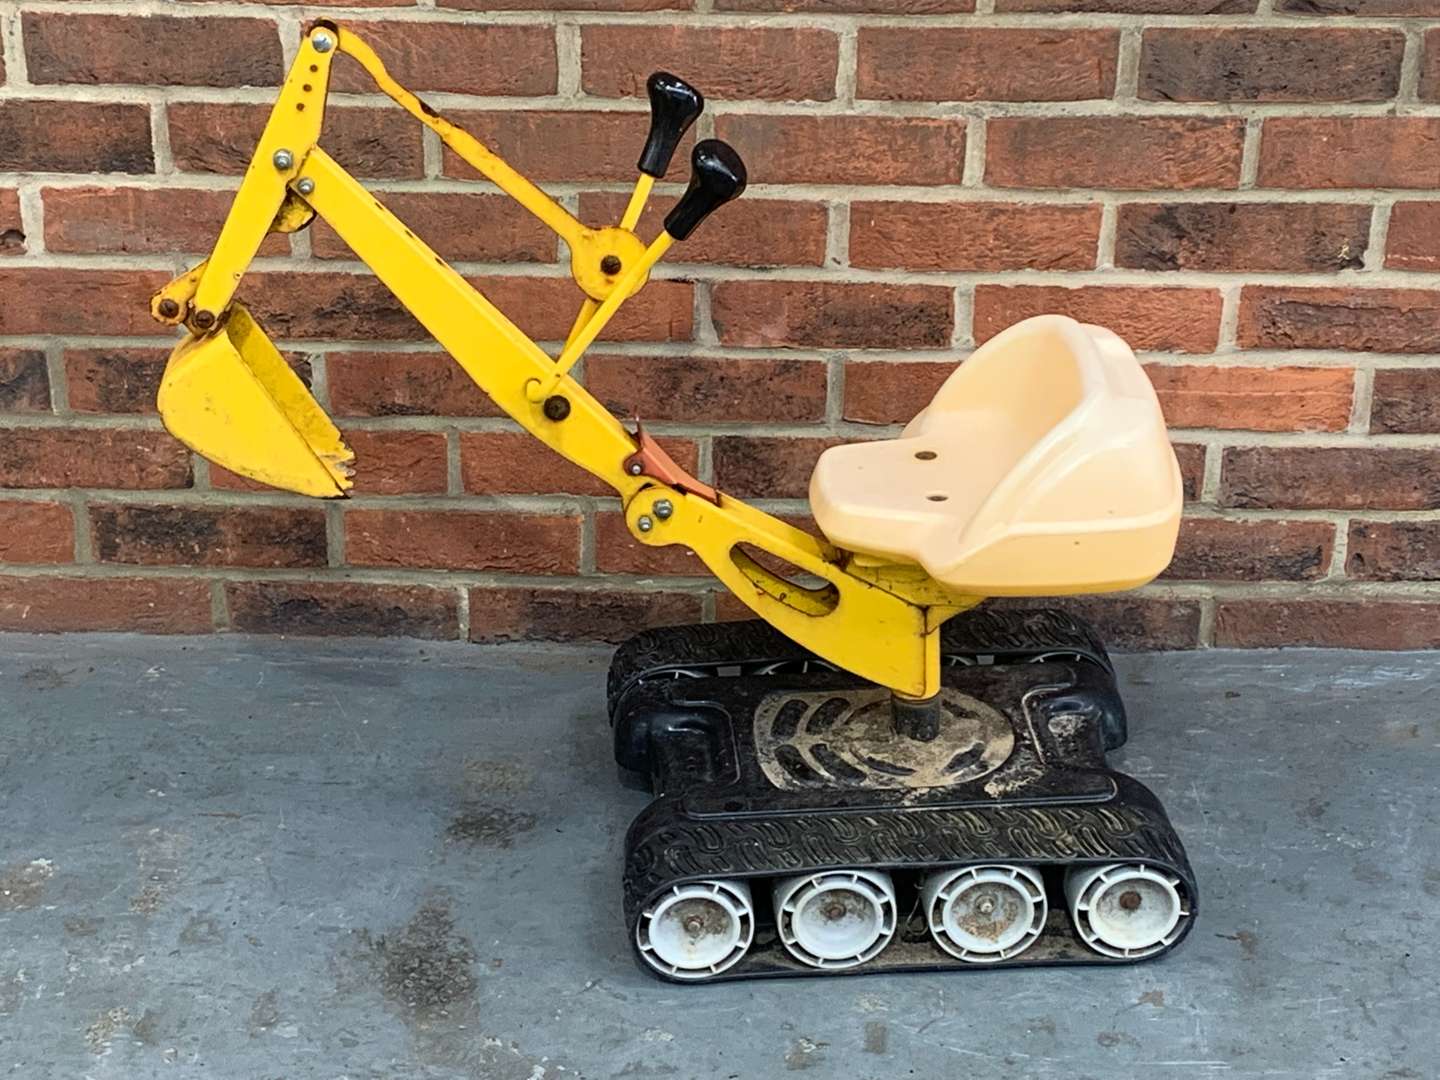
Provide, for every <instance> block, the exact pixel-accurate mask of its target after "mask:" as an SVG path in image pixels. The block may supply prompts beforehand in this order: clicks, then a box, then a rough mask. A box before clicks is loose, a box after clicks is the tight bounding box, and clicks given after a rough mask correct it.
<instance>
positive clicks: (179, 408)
mask: <svg viewBox="0 0 1440 1080" xmlns="http://www.w3.org/2000/svg"><path fill="white" fill-rule="evenodd" d="M157 403H158V405H159V408H160V416H161V418H162V419H163V420H164V421H165V427H166V428H168V429H169V431H170V434H172V435H174V436H175V437H176V438H177V439H179V440H180V441H181V442H183V443H184V444H185V445H186V446H188V447H190V449H192V450H194V451H195V452H196V453H198V454H200V455H201V456H203V457H206V458H208V459H209V460H211V461H213V462H215V463H216V464H217V465H223V466H224V467H225V468H227V469H229V470H230V471H231V472H235V473H239V474H240V475H241V476H248V477H249V478H250V479H252V480H258V481H260V483H262V484H269V485H270V486H271V487H277V488H284V489H286V490H287V491H298V492H299V493H300V494H302V495H317V496H321V497H327V496H328V497H334V496H337V495H344V494H345V492H346V491H348V490H349V488H350V470H349V468H348V465H349V463H350V462H351V461H353V460H354V459H355V454H354V453H353V452H352V451H351V449H350V448H349V447H348V446H346V445H345V443H344V441H343V440H342V439H341V438H340V432H339V430H338V429H337V428H336V427H335V425H334V424H332V423H331V422H330V418H329V417H328V416H326V415H325V411H324V410H323V409H321V408H320V405H319V404H318V403H317V402H316V400H315V399H314V398H313V397H312V396H311V395H310V391H309V390H308V389H306V387H305V384H304V383H303V382H301V381H300V377H299V376H298V375H296V374H295V372H293V371H291V370H290V365H288V364H287V363H285V359H284V357H282V356H281V355H280V352H279V350H278V349H276V348H275V346H274V345H273V344H272V343H271V341H270V339H269V338H268V337H266V336H265V331H263V330H261V329H260V326H259V324H258V323H256V321H255V320H254V318H252V317H251V315H250V313H249V312H248V311H246V310H245V309H244V308H243V307H241V306H240V305H239V304H236V305H234V307H233V308H232V309H231V311H230V315H229V317H228V318H227V319H226V320H225V323H224V325H223V326H222V327H221V328H220V329H219V330H217V331H216V332H215V333H213V334H211V335H210V336H208V337H202V338H197V337H187V338H186V339H185V340H184V341H182V342H181V343H180V345H179V346H178V347H177V348H176V349H175V351H174V352H173V353H172V354H171V356H170V362H169V364H167V365H166V367H165V377H164V379H163V380H161V383H160V395H159V399H158V402H157Z"/></svg>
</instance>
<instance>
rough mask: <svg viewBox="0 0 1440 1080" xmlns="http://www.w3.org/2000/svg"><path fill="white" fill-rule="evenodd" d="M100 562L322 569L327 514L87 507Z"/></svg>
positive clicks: (249, 509)
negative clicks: (314, 567)
mask: <svg viewBox="0 0 1440 1080" xmlns="http://www.w3.org/2000/svg"><path fill="white" fill-rule="evenodd" d="M90 522H91V536H92V542H93V544H94V549H95V555H96V557H97V558H98V559H99V560H100V561H101V562H106V563H128V564H131V565H140V566H250V567H267V568H273V567H282V566H295V567H300V566H324V565H325V561H326V559H325V513H324V511H322V510H300V509H290V508H285V507H276V506H263V507H245V508H243V509H242V508H236V507H208V506H193V505H192V506H134V505H123V506H111V505H104V504H102V505H98V506H91V507H90Z"/></svg>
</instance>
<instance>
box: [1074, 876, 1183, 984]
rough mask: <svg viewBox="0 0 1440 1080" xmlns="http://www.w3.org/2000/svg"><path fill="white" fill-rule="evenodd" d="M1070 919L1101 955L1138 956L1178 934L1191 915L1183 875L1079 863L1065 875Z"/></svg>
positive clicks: (1142, 955) (1153, 950) (1082, 936)
mask: <svg viewBox="0 0 1440 1080" xmlns="http://www.w3.org/2000/svg"><path fill="white" fill-rule="evenodd" d="M1065 898H1066V900H1067V901H1068V902H1069V904H1070V918H1071V919H1072V920H1074V923H1075V929H1076V930H1077V931H1078V932H1079V934H1080V937H1081V938H1082V939H1084V941H1085V944H1086V945H1089V946H1090V948H1092V949H1094V950H1095V951H1096V952H1098V953H1100V954H1101V955H1102V956H1112V957H1115V958H1116V959H1121V960H1138V959H1140V958H1141V957H1145V956H1151V955H1153V954H1154V953H1157V952H1159V951H1160V950H1161V949H1163V948H1165V946H1167V945H1169V944H1170V943H1171V942H1172V941H1174V940H1175V938H1176V937H1178V936H1179V934H1180V931H1181V929H1182V928H1183V927H1182V922H1183V920H1184V919H1187V918H1189V917H1190V912H1189V910H1187V908H1186V905H1185V898H1184V897H1183V896H1182V895H1181V893H1180V879H1179V878H1177V877H1175V876H1174V875H1172V874H1166V873H1162V872H1161V871H1159V870H1156V869H1154V868H1153V867H1149V866H1140V865H1138V864H1136V865H1129V864H1123V863H1113V864H1111V865H1110V866H1077V867H1073V868H1071V869H1070V870H1069V871H1068V872H1067V873H1066V874H1065Z"/></svg>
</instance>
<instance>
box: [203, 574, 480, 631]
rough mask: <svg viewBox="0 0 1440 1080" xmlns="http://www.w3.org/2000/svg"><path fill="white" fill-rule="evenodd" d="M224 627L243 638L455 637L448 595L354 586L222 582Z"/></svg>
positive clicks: (455, 607)
mask: <svg viewBox="0 0 1440 1080" xmlns="http://www.w3.org/2000/svg"><path fill="white" fill-rule="evenodd" d="M225 600H226V603H227V604H228V605H229V608H230V623H231V625H232V626H233V627H234V628H235V629H236V630H240V631H243V632H246V633H264V634H298V635H304V636H321V637H412V638H428V639H438V640H446V639H450V638H455V637H457V636H459V632H460V617H459V601H458V599H457V597H456V595H455V592H454V590H451V589H435V588H430V587H429V586H424V585H369V584H363V583H361V582H356V581H228V582H226V583H225Z"/></svg>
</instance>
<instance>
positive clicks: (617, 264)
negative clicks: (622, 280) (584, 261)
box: [600, 255, 625, 277]
mask: <svg viewBox="0 0 1440 1080" xmlns="http://www.w3.org/2000/svg"><path fill="white" fill-rule="evenodd" d="M624 265H625V264H624V263H622V262H621V261H620V256H619V255H606V256H605V257H604V258H603V259H601V260H600V272H601V273H602V274H609V275H610V276H611V277H614V276H615V275H616V274H618V273H619V272H620V270H621V268H622V267H623V266H624Z"/></svg>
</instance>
